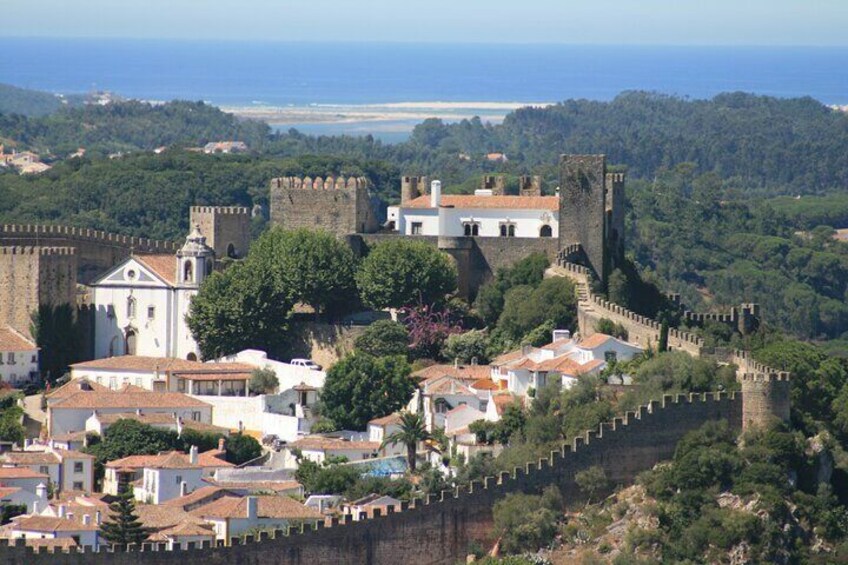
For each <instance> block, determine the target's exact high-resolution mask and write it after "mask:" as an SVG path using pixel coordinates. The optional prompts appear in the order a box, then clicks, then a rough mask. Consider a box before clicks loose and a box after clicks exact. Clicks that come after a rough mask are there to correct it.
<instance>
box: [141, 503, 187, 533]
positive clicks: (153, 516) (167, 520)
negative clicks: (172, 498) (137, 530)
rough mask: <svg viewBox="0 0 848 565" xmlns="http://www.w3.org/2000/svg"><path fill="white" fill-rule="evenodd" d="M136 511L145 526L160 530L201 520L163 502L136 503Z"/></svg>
mask: <svg viewBox="0 0 848 565" xmlns="http://www.w3.org/2000/svg"><path fill="white" fill-rule="evenodd" d="M135 508H136V512H137V513H138V518H139V520H141V523H142V524H144V527H146V528H152V529H154V530H162V529H166V528H172V527H174V526H176V525H178V524H181V523H191V524H199V523H203V521H202V520H200V519H198V518H197V517H196V516H192V515H191V514H189V513H188V512H186V511H184V510H183V509H182V508H179V507H175V506H166V505H164V504H136V505H135Z"/></svg>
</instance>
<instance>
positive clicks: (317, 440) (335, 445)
mask: <svg viewBox="0 0 848 565" xmlns="http://www.w3.org/2000/svg"><path fill="white" fill-rule="evenodd" d="M289 447H292V448H297V449H319V450H343V449H363V450H371V451H377V450H378V449H380V442H379V441H345V440H343V439H337V438H329V437H305V438H301V439H299V440H297V441H294V442H292V443H290V444H289Z"/></svg>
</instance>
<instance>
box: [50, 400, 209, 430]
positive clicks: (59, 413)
mask: <svg viewBox="0 0 848 565" xmlns="http://www.w3.org/2000/svg"><path fill="white" fill-rule="evenodd" d="M209 398H217V397H209V396H204V397H202V398H201V400H204V401H207V403H209V404H211V403H210V402H208V399H209ZM134 411H135V409H134V408H127V407H118V408H105V409H99V410H98V412H99V413H100V414H120V413H125V412H134ZM141 411H142V412H144V413H146V414H173V413H174V412H176V413H177V416H178V417H180V418H182V419H183V420H193V419H194V418H192V413H193V412H199V413H200V420H198V421H200V422H203V423H204V424H211V423H212V407H211V406H197V407H191V408H173V407H167V406H166V407H163V406H145V407H143V408H141ZM92 412H93V411H92V410H91V409H90V408H60V407H58V406H49V407H48V409H47V414H48V419H49V429H48V433H49V434H50V435H54V436H56V435H61V434H67V433H70V432H80V431H83V430H85V423H86V421H87V420H88V419H89V418H90V417H91V415H92Z"/></svg>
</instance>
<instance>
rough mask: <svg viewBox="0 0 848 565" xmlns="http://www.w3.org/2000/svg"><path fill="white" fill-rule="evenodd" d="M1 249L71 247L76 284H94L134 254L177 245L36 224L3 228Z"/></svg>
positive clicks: (167, 250)
mask: <svg viewBox="0 0 848 565" xmlns="http://www.w3.org/2000/svg"><path fill="white" fill-rule="evenodd" d="M0 246H16V247H70V248H73V249H76V257H77V268H78V271H79V272H78V274H77V280H78V282H80V283H83V284H85V283H88V282H91V281H92V280H93V279H94V278H95V277H96V276H97V275H98V274H100V273H102V272H103V271H105V270H106V269H108V268H110V267H112V266H113V265H115V264H117V263H118V262H119V261H121V260H123V259H124V258H126V257H128V256H129V255H130V253H131V252H135V253H175V252H176V251H177V244H176V243H174V242H171V241H157V240H154V239H146V238H140V237H130V236H126V235H117V234H114V233H108V232H103V231H97V230H92V229H84V228H75V227H69V226H50V225H33V224H24V225H17V224H3V225H0Z"/></svg>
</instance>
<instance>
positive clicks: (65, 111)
mask: <svg viewBox="0 0 848 565" xmlns="http://www.w3.org/2000/svg"><path fill="white" fill-rule="evenodd" d="M268 132H269V128H268V126H267V125H266V124H264V123H260V122H253V121H242V120H237V119H236V118H235V117H233V116H232V115H231V114H226V113H224V112H222V111H221V110H219V109H218V108H216V107H214V106H209V105H207V104H204V103H202V102H182V101H176V102H170V103H168V104H161V105H151V104H148V103H145V102H138V101H127V102H115V103H111V104H106V105H97V104H89V105H85V106H82V107H78V108H61V109H59V110H58V111H56V112H53V113H51V114H49V115H46V116H43V117H35V118H27V117H25V116H22V115H20V114H15V113H12V112H2V111H0V137H4V138H7V139H12V140H15V141H16V142H17V143H18V144H19V145H20V146H22V147H25V148H28V149H32V150H33V151H35V152H37V153H39V154H43V155H48V156H49V155H55V156H59V157H64V156H66V155H69V154H71V153H73V152H75V151H76V150H77V148H79V147H84V148H85V149H86V150H87V151H89V152H90V153H100V154H108V153H115V152H119V151H122V152H128V151H138V150H152V149H155V148H156V147H160V146H163V145H181V146H197V145H202V144H204V143H207V142H209V141H219V140H238V141H244V142H246V143H247V145H248V146H249V147H251V148H254V149H256V148H259V147H261V146H262V144H263V143H264V142H265V140H266V139H267V136H268Z"/></svg>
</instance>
